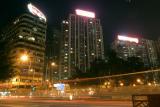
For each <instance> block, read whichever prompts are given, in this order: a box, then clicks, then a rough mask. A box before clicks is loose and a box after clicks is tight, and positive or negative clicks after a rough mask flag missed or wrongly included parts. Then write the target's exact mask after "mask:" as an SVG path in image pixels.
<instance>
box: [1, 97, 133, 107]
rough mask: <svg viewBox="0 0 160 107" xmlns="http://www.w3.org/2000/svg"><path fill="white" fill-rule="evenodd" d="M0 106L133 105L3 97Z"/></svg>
mask: <svg viewBox="0 0 160 107" xmlns="http://www.w3.org/2000/svg"><path fill="white" fill-rule="evenodd" d="M0 107H132V103H131V101H102V100H92V101H88V100H72V101H69V100H53V99H33V98H5V99H4V98H2V99H0Z"/></svg>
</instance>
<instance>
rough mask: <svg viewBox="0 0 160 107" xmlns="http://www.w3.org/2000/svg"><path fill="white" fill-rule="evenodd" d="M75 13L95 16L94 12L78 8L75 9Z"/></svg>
mask: <svg viewBox="0 0 160 107" xmlns="http://www.w3.org/2000/svg"><path fill="white" fill-rule="evenodd" d="M76 14H77V15H80V16H85V17H90V18H95V13H94V12H89V11H84V10H80V9H76Z"/></svg>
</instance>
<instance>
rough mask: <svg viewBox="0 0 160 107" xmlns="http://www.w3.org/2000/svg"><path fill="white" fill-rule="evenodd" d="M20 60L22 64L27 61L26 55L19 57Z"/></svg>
mask: <svg viewBox="0 0 160 107" xmlns="http://www.w3.org/2000/svg"><path fill="white" fill-rule="evenodd" d="M20 60H21V61H22V62H26V61H28V55H27V54H23V55H22V56H21V57H20Z"/></svg>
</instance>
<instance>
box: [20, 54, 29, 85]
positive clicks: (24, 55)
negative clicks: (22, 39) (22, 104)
mask: <svg viewBox="0 0 160 107" xmlns="http://www.w3.org/2000/svg"><path fill="white" fill-rule="evenodd" d="M28 60H29V57H28V55H27V54H22V55H21V56H20V61H21V62H23V63H24V62H27V61H28ZM19 76H20V77H19V84H18V86H19V85H20V82H21V72H20V75H19Z"/></svg>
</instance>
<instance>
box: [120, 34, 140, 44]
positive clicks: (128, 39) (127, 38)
mask: <svg viewBox="0 0 160 107" xmlns="http://www.w3.org/2000/svg"><path fill="white" fill-rule="evenodd" d="M118 40H122V41H129V42H135V43H138V42H139V40H138V38H133V37H127V36H123V35H118Z"/></svg>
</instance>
